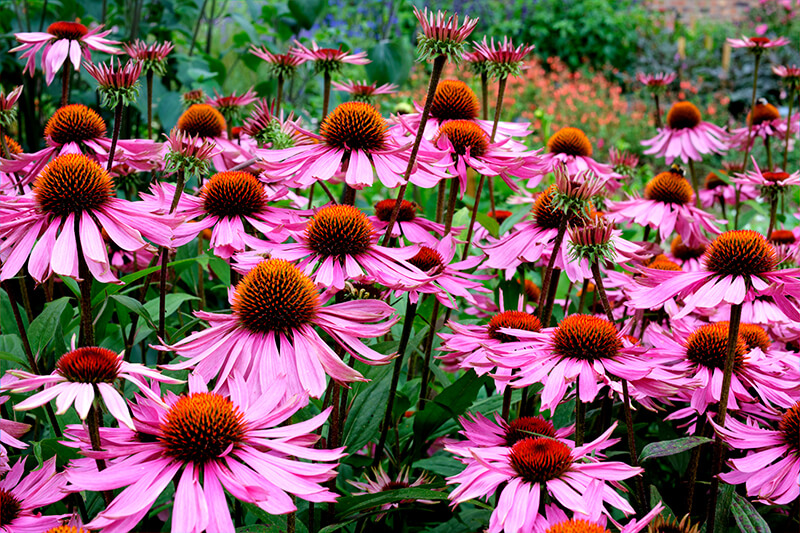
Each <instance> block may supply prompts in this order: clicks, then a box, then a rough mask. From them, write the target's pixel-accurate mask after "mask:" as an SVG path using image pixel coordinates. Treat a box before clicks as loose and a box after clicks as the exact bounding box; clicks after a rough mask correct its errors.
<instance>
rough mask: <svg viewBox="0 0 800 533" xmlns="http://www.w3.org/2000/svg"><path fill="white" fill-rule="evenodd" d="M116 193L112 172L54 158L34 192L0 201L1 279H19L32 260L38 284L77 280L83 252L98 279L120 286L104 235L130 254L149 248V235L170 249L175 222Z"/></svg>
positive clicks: (80, 158) (81, 158)
mask: <svg viewBox="0 0 800 533" xmlns="http://www.w3.org/2000/svg"><path fill="white" fill-rule="evenodd" d="M115 193H116V190H115V186H114V181H113V179H112V178H111V176H110V175H109V174H108V172H106V170H105V169H104V168H102V167H101V166H100V165H98V164H97V163H96V162H94V161H93V160H91V159H89V158H88V157H86V156H85V155H82V154H66V155H62V156H59V157H57V158H55V159H53V160H52V161H51V162H50V163H49V164H48V165H47V166H46V167H45V168H44V170H43V171H42V172H41V174H40V175H39V176H38V177H37V178H36V181H35V182H34V184H33V189H32V190H31V191H30V192H28V193H27V194H25V195H23V196H18V197H15V198H13V199H11V200H8V201H0V227H2V229H1V230H0V237H2V239H3V240H2V244H0V256H3V257H5V261H4V262H3V265H2V267H0V279H3V280H5V279H9V278H11V277H13V276H15V275H16V274H17V272H19V270H20V269H21V268H22V266H23V265H24V264H25V262H26V261H27V262H28V271H29V272H30V274H31V276H33V278H34V279H35V280H36V281H39V282H42V281H44V280H45V279H47V278H48V277H49V276H50V275H51V274H52V273H56V274H60V275H62V276H69V277H71V278H73V279H77V278H78V277H79V276H78V253H79V250H80V252H81V253H82V255H83V259H84V261H86V263H87V265H88V267H89V271H90V272H91V273H92V276H93V277H94V278H95V279H96V280H98V281H101V282H103V283H116V282H118V281H119V280H118V279H117V277H116V276H115V275H114V274H113V273H112V272H111V265H110V263H109V259H108V249H107V247H106V244H105V241H104V240H103V236H102V234H101V231H102V230H105V232H106V234H107V235H108V236H109V238H110V239H111V240H112V241H114V242H115V243H116V244H117V245H118V246H119V247H120V248H122V249H124V250H128V251H134V250H140V249H143V248H147V247H149V246H150V244H149V243H148V242H147V241H145V240H144V239H143V236H144V237H147V238H148V239H151V240H152V241H153V242H155V243H156V244H160V245H164V246H166V245H168V244H169V242H170V238H171V237H172V230H171V228H170V225H171V224H172V225H174V221H172V220H171V219H168V218H165V217H163V216H160V217H159V216H155V215H151V214H150V213H148V212H147V211H146V210H144V209H143V208H142V207H141V205H139V204H136V203H132V202H129V201H127V200H123V199H121V198H117V197H116V194H115ZM78 239H80V243H81V246H80V247H79V246H78V244H77V243H78ZM5 254H8V255H5Z"/></svg>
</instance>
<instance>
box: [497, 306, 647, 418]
mask: <svg viewBox="0 0 800 533" xmlns="http://www.w3.org/2000/svg"><path fill="white" fill-rule="evenodd" d="M520 340H521V341H526V340H527V341H529V342H530V344H529V345H528V346H526V347H525V348H523V349H517V350H514V352H513V353H503V351H502V350H501V351H500V356H499V357H497V358H494V357H491V356H490V359H494V360H495V361H496V362H497V364H498V365H501V366H507V367H509V368H514V369H518V370H519V372H518V374H515V375H514V376H513V378H514V379H513V381H512V385H513V386H514V387H515V388H522V387H527V386H528V385H532V384H533V383H542V384H543V385H544V389H543V390H542V395H541V405H542V408H543V409H549V410H550V411H551V412H553V411H554V410H555V408H556V406H557V405H558V404H559V403H560V402H561V400H562V399H563V398H564V395H565V394H566V393H567V388H568V385H569V384H571V383H573V382H575V381H576V380H577V379H578V378H579V377H580V380H579V385H580V386H579V387H578V390H577V391H576V394H577V395H578V397H579V398H580V401H581V402H583V403H589V402H591V401H594V399H595V398H596V397H597V395H598V393H599V392H600V389H601V388H603V387H604V386H605V385H610V384H611V381H612V379H614V378H621V379H626V380H628V381H635V380H638V379H641V378H644V377H646V376H647V375H648V374H649V373H650V370H651V365H650V364H649V363H648V362H647V361H646V360H645V359H643V358H642V354H643V353H644V349H642V347H641V346H630V345H626V344H625V343H623V339H622V335H621V334H620V333H619V332H618V331H617V329H616V327H615V326H614V324H612V323H611V322H609V321H608V320H606V319H603V318H598V317H595V316H589V315H570V316H568V317H566V318H565V319H564V320H562V321H561V323H560V324H559V325H558V327H557V328H547V329H545V330H543V331H542V332H541V333H539V334H527V335H522V336H521V337H520Z"/></svg>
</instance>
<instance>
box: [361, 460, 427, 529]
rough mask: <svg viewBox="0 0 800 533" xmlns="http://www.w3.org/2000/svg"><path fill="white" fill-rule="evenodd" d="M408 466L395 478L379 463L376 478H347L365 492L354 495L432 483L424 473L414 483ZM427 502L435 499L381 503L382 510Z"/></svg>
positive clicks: (381, 514)
mask: <svg viewBox="0 0 800 533" xmlns="http://www.w3.org/2000/svg"><path fill="white" fill-rule="evenodd" d="M409 470H410V469H408V468H406V469H403V470H401V471H400V472H399V473H398V474H397V477H395V478H394V479H392V478H390V477H389V476H388V475H387V474H386V472H384V471H383V465H378V468H377V469H375V468H373V469H372V474H373V476H375V479H374V480H372V479H370V478H369V477H367V480H366V481H350V480H349V479H348V480H347V482H348V483H350V484H351V485H353V486H354V487H355V488H357V489H361V490H362V491H363V492H354V493H353V496H361V495H364V494H379V493H381V492H384V491H387V490H397V489H407V488H409V487H419V486H420V485H425V484H426V483H430V481H431V480H430V479H429V478H428V477H427V476H426V475H425V474H422V475H421V476H419V477H418V478H417V479H416V480H415V481H414V482H413V483H411V482H410V481H409V479H410V473H409ZM412 502H418V503H427V504H434V503H436V502H435V501H432V500H417V499H410V500H402V501H399V502H395V503H385V504H383V505H381V510H382V511H388V510H389V509H397V508H398V507H400V505H401V504H403V503H412ZM384 516H386V513H379V514H378V515H376V516H375V519H376V520H380V519H381V518H383V517H384Z"/></svg>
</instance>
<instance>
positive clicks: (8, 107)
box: [0, 85, 22, 155]
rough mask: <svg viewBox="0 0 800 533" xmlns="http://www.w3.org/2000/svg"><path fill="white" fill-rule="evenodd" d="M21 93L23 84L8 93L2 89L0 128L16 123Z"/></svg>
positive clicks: (0, 94)
mask: <svg viewBox="0 0 800 533" xmlns="http://www.w3.org/2000/svg"><path fill="white" fill-rule="evenodd" d="M21 94H22V85H18V86H17V87H14V89H13V90H12V91H11V92H10V93H8V94H5V93H4V92H3V91H0V129H5V128H8V127H9V126H11V125H12V124H14V119H15V118H16V116H17V107H16V106H17V100H19V96H20V95H21ZM0 155H2V154H0Z"/></svg>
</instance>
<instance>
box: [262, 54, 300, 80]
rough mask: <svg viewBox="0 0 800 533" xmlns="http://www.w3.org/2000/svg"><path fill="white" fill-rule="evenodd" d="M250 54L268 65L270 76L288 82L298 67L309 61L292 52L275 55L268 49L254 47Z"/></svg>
mask: <svg viewBox="0 0 800 533" xmlns="http://www.w3.org/2000/svg"><path fill="white" fill-rule="evenodd" d="M250 53H251V54H253V55H254V56H256V57H258V58H261V59H263V60H264V61H265V62H266V63H267V65H268V66H269V72H270V76H272V77H273V78H278V79H281V80H287V79H289V78H291V77H292V76H294V73H295V72H297V67H299V66H300V65H302V64H303V63H305V62H306V61H307V59H306V58H305V57H300V56H297V55H295V54H293V53H292V51H291V50H289V52H287V53H285V54H273V53H272V52H270V51H269V50H267V48H266V47H261V48H257V47H255V46H253V47H251V48H250Z"/></svg>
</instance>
